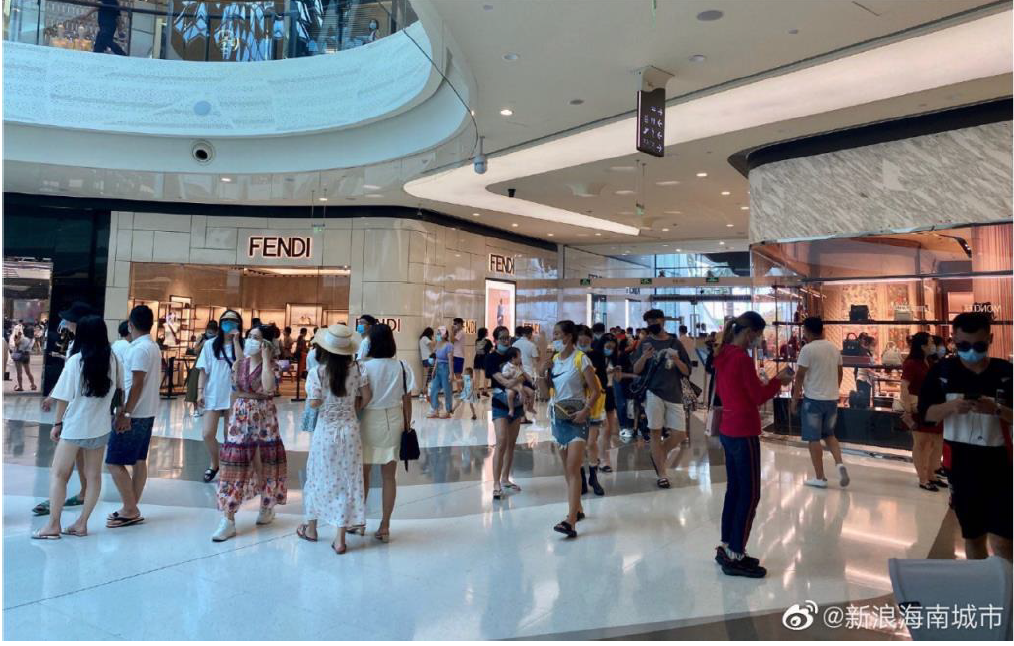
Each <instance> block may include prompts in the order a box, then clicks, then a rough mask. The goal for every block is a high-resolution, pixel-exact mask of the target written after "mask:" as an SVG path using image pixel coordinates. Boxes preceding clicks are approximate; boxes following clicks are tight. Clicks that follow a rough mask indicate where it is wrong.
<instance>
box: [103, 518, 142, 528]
mask: <svg viewBox="0 0 1014 646" xmlns="http://www.w3.org/2000/svg"><path fill="white" fill-rule="evenodd" d="M143 522H144V516H137V517H135V518H124V517H123V516H117V517H116V518H115V519H114V520H111V521H109V522H107V523H106V527H108V528H109V529H118V528H120V527H128V526H130V525H138V524H140V523H143Z"/></svg>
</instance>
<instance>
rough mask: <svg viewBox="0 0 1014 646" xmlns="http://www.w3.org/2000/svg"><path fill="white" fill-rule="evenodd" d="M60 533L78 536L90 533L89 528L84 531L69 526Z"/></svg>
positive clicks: (82, 536)
mask: <svg viewBox="0 0 1014 646" xmlns="http://www.w3.org/2000/svg"><path fill="white" fill-rule="evenodd" d="M60 533H61V534H63V535H64V536H77V537H78V538H84V537H85V536H87V535H88V530H85V531H83V532H82V531H80V530H76V529H70V528H67V529H65V530H63V531H61V532H60Z"/></svg>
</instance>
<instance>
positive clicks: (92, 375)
mask: <svg viewBox="0 0 1014 646" xmlns="http://www.w3.org/2000/svg"><path fill="white" fill-rule="evenodd" d="M74 346H75V347H76V348H77V351H78V352H79V353H80V354H81V376H82V380H83V382H84V396H85V397H99V398H102V397H105V396H106V395H108V394H109V389H110V388H112V387H113V380H112V379H110V378H109V355H110V353H111V351H110V348H109V337H108V335H107V332H106V322H105V321H103V320H102V317H101V316H95V315H91V316H85V317H82V318H81V320H80V321H78V323H77V334H76V335H75V337H74Z"/></svg>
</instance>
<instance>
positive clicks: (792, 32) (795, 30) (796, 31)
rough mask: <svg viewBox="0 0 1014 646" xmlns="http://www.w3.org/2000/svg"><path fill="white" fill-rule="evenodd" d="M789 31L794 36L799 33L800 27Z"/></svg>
mask: <svg viewBox="0 0 1014 646" xmlns="http://www.w3.org/2000/svg"><path fill="white" fill-rule="evenodd" d="M789 33H790V34H792V35H793V36H795V35H796V34H798V33H799V30H798V29H790V30H789Z"/></svg>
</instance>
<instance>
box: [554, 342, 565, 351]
mask: <svg viewBox="0 0 1014 646" xmlns="http://www.w3.org/2000/svg"><path fill="white" fill-rule="evenodd" d="M565 347H566V346H565V345H563V341H561V340H559V339H557V340H556V341H553V349H554V350H556V351H557V352H563V349H564V348H565Z"/></svg>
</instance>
